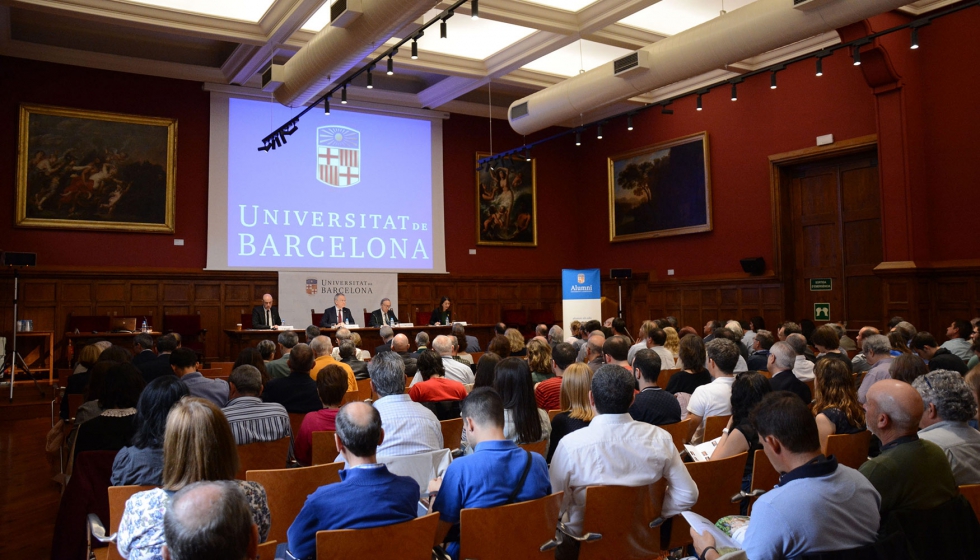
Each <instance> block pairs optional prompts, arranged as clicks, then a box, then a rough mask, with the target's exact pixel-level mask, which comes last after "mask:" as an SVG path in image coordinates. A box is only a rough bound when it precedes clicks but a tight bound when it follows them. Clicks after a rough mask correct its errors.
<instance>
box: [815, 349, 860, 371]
mask: <svg viewBox="0 0 980 560" xmlns="http://www.w3.org/2000/svg"><path fill="white" fill-rule="evenodd" d="M824 358H827V359H828V360H840V361H841V362H844V363H845V364H847V372H848V373H854V371H853V369H852V366H851V360H850V358H848V357H847V354H842V353H840V352H827V353H826V354H823V355H821V356H818V357H817V361H818V362H819V361H820V360H822V359H824Z"/></svg>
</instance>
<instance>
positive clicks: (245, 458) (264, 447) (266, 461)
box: [235, 437, 290, 480]
mask: <svg viewBox="0 0 980 560" xmlns="http://www.w3.org/2000/svg"><path fill="white" fill-rule="evenodd" d="M289 440H290V438H288V437H284V438H282V439H278V440H276V441H257V442H255V443H249V444H246V445H239V446H238V462H239V463H240V466H239V469H238V473H237V474H236V475H235V478H237V479H239V480H245V473H246V472H248V471H261V470H272V469H281V468H284V467H285V466H286V461H287V460H288V458H289Z"/></svg>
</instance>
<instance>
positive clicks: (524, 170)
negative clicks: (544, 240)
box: [474, 152, 538, 247]
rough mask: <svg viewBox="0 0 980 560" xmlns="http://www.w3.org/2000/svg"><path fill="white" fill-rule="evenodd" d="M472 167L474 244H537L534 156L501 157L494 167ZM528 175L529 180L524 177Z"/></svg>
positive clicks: (529, 245) (533, 245)
mask: <svg viewBox="0 0 980 560" xmlns="http://www.w3.org/2000/svg"><path fill="white" fill-rule="evenodd" d="M489 155H490V154H488V153H484V152H477V154H476V159H475V162H474V165H475V167H476V244H477V245H497V246H504V247H537V246H538V201H537V196H538V195H537V184H536V179H535V177H536V169H535V167H536V166H535V163H536V161H535V160H534V158H531V160H530V161H528V160H527V159H525V158H524V157H517V156H510V157H506V158H501V159H500V160H499V161H498V162H497V163H496V164H495V167H494V169H490V167H489V166H486V167H485V168H483V167H480V166H479V165H478V162H479V160H480V158H484V157H488V156H489ZM527 176H530V181H528V180H527Z"/></svg>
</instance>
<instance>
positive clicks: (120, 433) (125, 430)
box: [72, 363, 145, 457]
mask: <svg viewBox="0 0 980 560" xmlns="http://www.w3.org/2000/svg"><path fill="white" fill-rule="evenodd" d="M144 386H145V383H143V377H142V376H141V375H140V372H139V370H138V369H136V367H135V366H133V364H129V363H123V364H116V365H114V366H112V367H110V368H109V369H108V371H106V374H105V381H104V382H103V385H102V389H101V392H100V393H99V408H100V409H101V410H102V413H101V414H99V416H97V417H95V418H92V419H91V420H88V421H87V422H85V423H84V424H82V425H81V426H79V427H78V432H77V435H76V436H75V441H74V447H73V450H72V457H76V456H77V455H78V454H79V453H81V452H82V451H118V450H120V449H122V448H123V447H125V446H127V445H129V442H130V441H131V440H132V439H133V435H134V434H135V433H136V422H135V419H136V404H137V403H138V402H139V398H140V393H142V392H143V387H144Z"/></svg>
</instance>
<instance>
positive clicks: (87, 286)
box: [58, 281, 94, 303]
mask: <svg viewBox="0 0 980 560" xmlns="http://www.w3.org/2000/svg"><path fill="white" fill-rule="evenodd" d="M59 288H60V290H59V294H58V299H59V300H61V301H74V302H89V303H91V302H92V300H93V299H94V298H93V295H94V294H93V292H92V282H90V281H89V282H85V281H79V282H69V283H64V282H62V283H61V284H60V286H59Z"/></svg>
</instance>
